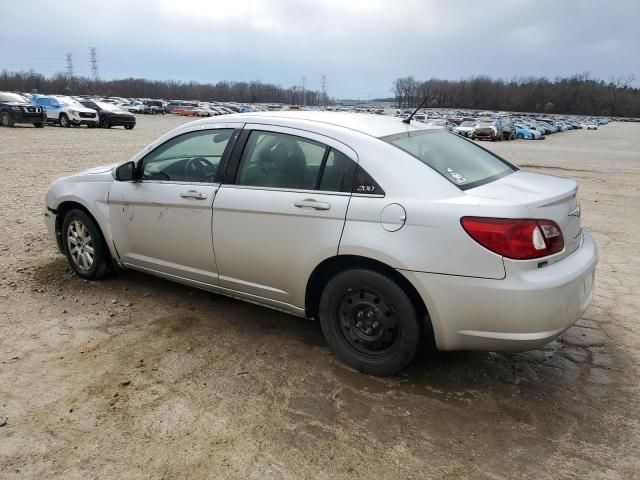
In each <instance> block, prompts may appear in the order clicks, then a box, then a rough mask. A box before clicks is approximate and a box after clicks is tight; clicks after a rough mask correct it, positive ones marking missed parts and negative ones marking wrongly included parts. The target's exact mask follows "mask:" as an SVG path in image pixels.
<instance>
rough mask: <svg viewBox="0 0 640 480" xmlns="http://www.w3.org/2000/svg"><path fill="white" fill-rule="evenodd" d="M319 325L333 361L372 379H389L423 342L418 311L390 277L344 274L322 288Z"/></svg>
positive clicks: (355, 272) (359, 272)
mask: <svg viewBox="0 0 640 480" xmlns="http://www.w3.org/2000/svg"><path fill="white" fill-rule="evenodd" d="M319 316H320V323H321V325H322V331H323V333H324V336H325V338H326V340H327V343H328V344H329V346H330V347H331V349H332V350H333V351H334V353H335V354H336V356H337V357H338V358H339V359H340V360H342V361H343V362H345V363H346V364H348V365H350V366H352V367H353V368H355V369H357V370H359V371H361V372H363V373H367V374H370V375H393V374H396V373H398V372H399V371H400V370H402V369H403V368H404V367H406V366H407V365H408V364H409V362H411V360H412V359H413V357H414V356H415V354H416V352H417V351H418V348H419V346H420V344H421V342H422V329H421V326H420V320H419V318H418V314H417V311H416V309H415V307H414V305H413V303H412V302H411V300H410V299H409V297H408V296H407V294H406V292H404V290H403V289H402V288H401V287H400V286H399V285H398V284H397V283H396V282H394V281H393V280H392V279H390V278H389V277H387V276H385V275H383V274H381V273H378V272H375V271H372V270H365V269H354V270H346V271H344V272H341V273H339V274H337V275H336V276H335V277H334V278H332V279H331V280H330V281H329V282H328V283H327V285H326V287H325V289H324V291H323V292H322V296H321V299H320V315H319Z"/></svg>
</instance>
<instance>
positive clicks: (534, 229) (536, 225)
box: [460, 217, 564, 260]
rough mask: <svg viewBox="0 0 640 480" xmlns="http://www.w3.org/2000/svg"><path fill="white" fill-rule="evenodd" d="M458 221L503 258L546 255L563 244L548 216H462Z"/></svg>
mask: <svg viewBox="0 0 640 480" xmlns="http://www.w3.org/2000/svg"><path fill="white" fill-rule="evenodd" d="M460 223H461V224H462V228H464V230H465V232H467V233H468V234H469V236H471V238H473V239H474V240H475V241H476V242H478V243H479V244H480V245H482V246H483V247H485V248H487V249H489V250H491V251H492V252H495V253H498V254H500V255H502V256H504V257H507V258H514V259H517V260H526V259H531V258H540V257H546V256H547V255H551V254H553V253H558V252H560V251H562V249H563V248H564V239H563V238H562V232H561V231H560V227H558V225H557V224H556V223H555V222H552V221H551V220H533V219H511V218H486V217H463V218H461V219H460Z"/></svg>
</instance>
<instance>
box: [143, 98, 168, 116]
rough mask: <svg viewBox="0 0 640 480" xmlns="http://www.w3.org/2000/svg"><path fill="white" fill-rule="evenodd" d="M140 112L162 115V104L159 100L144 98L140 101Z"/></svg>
mask: <svg viewBox="0 0 640 480" xmlns="http://www.w3.org/2000/svg"><path fill="white" fill-rule="evenodd" d="M142 113H146V114H147V115H164V113H165V112H164V106H163V105H162V102H161V101H159V100H145V101H144V102H142Z"/></svg>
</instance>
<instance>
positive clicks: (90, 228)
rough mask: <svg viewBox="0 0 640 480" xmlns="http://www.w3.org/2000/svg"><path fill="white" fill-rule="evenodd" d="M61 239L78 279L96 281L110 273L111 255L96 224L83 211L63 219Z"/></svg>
mask: <svg viewBox="0 0 640 480" xmlns="http://www.w3.org/2000/svg"><path fill="white" fill-rule="evenodd" d="M61 235H62V240H63V245H64V251H65V254H66V256H67V260H68V261H69V265H71V268H73V270H74V271H75V272H76V274H77V275H78V276H79V277H82V278H86V279H90V280H96V279H100V278H104V277H106V276H107V275H108V274H109V273H110V272H111V266H112V265H111V255H110V253H109V249H108V248H107V245H106V244H105V241H104V239H103V237H102V234H101V233H100V229H99V227H98V225H97V224H96V222H95V220H93V218H91V217H90V216H89V215H88V214H87V213H86V212H85V211H83V210H80V209H73V210H70V211H69V212H68V213H67V214H66V215H65V217H64V221H63V224H62V229H61Z"/></svg>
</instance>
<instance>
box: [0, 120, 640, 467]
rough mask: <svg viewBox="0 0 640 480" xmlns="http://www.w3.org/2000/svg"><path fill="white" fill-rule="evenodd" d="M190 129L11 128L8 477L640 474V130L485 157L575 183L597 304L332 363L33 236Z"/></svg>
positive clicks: (4, 179) (276, 326)
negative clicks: (361, 363)
mask: <svg viewBox="0 0 640 480" xmlns="http://www.w3.org/2000/svg"><path fill="white" fill-rule="evenodd" d="M183 121H185V120H184V119H182V118H178V117H174V116H166V117H139V118H138V122H139V123H138V126H137V127H136V128H135V129H134V130H132V131H125V130H123V129H121V128H117V129H112V130H90V129H87V128H73V129H62V128H58V127H47V128H45V129H44V130H40V129H34V128H14V129H7V128H4V129H0V171H1V172H2V173H1V175H0V224H2V225H3V226H4V227H3V228H2V234H1V235H0V269H1V277H0V424H2V423H4V422H5V421H6V424H5V425H4V426H1V427H0V477H1V478H2V479H7V480H8V479H82V480H85V479H209V478H211V479H214V478H238V479H241V478H242V479H244V478H251V479H295V478H320V479H329V478H385V479H386V478H389V479H392V478H401V479H409V478H413V479H418V478H420V479H422V478H454V479H459V478H473V479H501V478H505V479H512V478H522V479H527V478H528V479H540V478H553V479H560V478H562V479H564V478H572V479H573V478H575V479H602V478H610V479H618V478H628V479H631V478H639V477H640V384H639V383H640V290H639V288H640V256H639V255H638V254H639V253H640V213H639V212H640V190H639V187H638V185H640V124H612V125H609V126H605V127H602V128H601V129H600V130H598V131H576V132H567V133H564V134H560V135H552V136H550V137H549V138H547V139H546V140H544V141H529V142H526V141H514V142H501V143H495V144H494V143H485V144H484V145H485V146H487V147H489V148H491V149H494V150H495V151H497V152H499V153H500V154H502V155H503V156H505V157H506V158H508V159H509V160H511V161H513V162H514V163H516V164H518V165H521V166H522V167H524V168H527V169H532V170H535V171H540V172H545V173H550V174H555V175H566V176H572V177H575V178H577V179H578V181H579V183H580V196H581V198H582V206H583V212H584V216H583V222H584V226H585V228H587V229H589V230H590V231H591V232H593V234H594V236H595V238H596V241H597V244H598V247H599V250H600V255H601V257H600V264H599V267H598V273H597V277H596V284H597V287H596V288H597V290H596V294H595V300H594V303H593V305H592V306H591V308H590V309H589V310H588V311H587V312H586V314H585V316H584V318H583V319H582V320H580V321H579V322H578V324H577V325H576V326H574V327H572V328H571V329H569V330H568V331H567V332H566V333H565V334H564V335H563V336H562V337H561V338H560V339H559V340H558V341H555V342H553V343H551V344H550V345H548V346H547V347H545V348H543V349H541V350H536V351H532V352H527V353H520V354H497V353H467V352H459V353H441V354H432V355H423V356H422V357H421V358H419V359H418V360H417V361H416V362H415V364H414V365H412V366H411V368H410V369H409V370H408V371H406V372H405V373H403V374H402V375H400V376H398V377H394V378H386V379H381V378H373V377H367V376H364V375H362V374H359V373H356V372H354V371H352V370H350V369H349V368H347V367H345V366H344V365H342V364H340V363H339V362H338V361H337V360H336V359H335V358H334V357H333V356H332V355H331V353H330V352H329V350H328V348H327V346H326V344H325V342H324V340H323V338H322V334H321V331H320V328H319V326H318V325H317V324H315V323H312V322H308V321H303V320H301V319H297V318H293V317H290V316H287V315H284V314H281V313H277V312H274V311H271V310H268V309H264V308H261V307H257V306H254V305H250V304H246V303H243V302H240V301H235V300H231V299H228V298H225V297H222V296H217V295H213V294H209V293H205V292H201V291H197V290H194V289H191V288H187V287H184V286H180V285H177V284H174V283H170V282H168V281H164V280H159V279H155V278H152V277H149V276H145V275H142V274H138V273H134V272H118V273H117V274H115V275H114V276H112V277H111V278H109V279H108V280H105V281H102V282H96V283H92V282H87V281H83V280H80V279H78V278H77V277H75V276H74V275H72V273H71V271H70V269H69V268H68V267H67V263H66V260H65V258H64V257H63V256H62V255H60V254H59V253H57V252H56V249H55V247H54V245H53V244H52V242H51V241H50V239H49V238H48V237H47V235H46V232H45V227H44V224H43V219H42V213H43V207H44V205H43V199H44V194H45V192H46V190H47V188H48V187H49V184H50V183H51V182H52V181H53V180H54V179H56V178H57V177H59V176H62V175H66V174H69V173H72V172H75V171H78V170H80V169H84V168H87V167H90V166H94V165H99V164H105V163H111V162H117V161H123V160H126V159H127V158H128V157H129V156H131V155H132V154H134V153H135V152H137V151H138V150H139V149H141V148H142V147H143V146H144V145H145V144H147V143H148V142H150V141H152V140H153V139H155V138H156V137H158V136H159V135H160V134H162V133H164V132H166V131H168V130H170V129H171V128H173V127H174V126H176V125H178V124H179V123H181V122H183Z"/></svg>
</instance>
